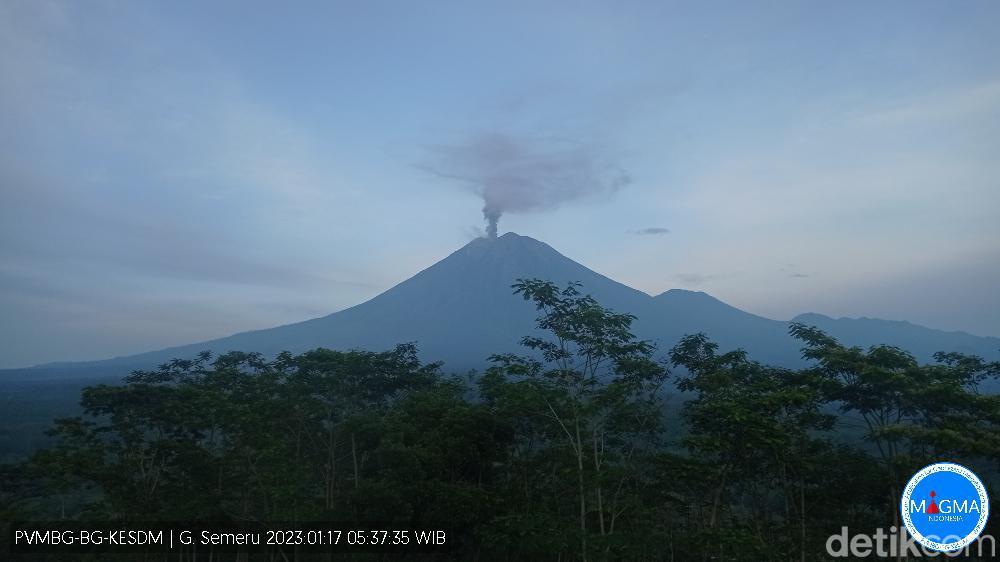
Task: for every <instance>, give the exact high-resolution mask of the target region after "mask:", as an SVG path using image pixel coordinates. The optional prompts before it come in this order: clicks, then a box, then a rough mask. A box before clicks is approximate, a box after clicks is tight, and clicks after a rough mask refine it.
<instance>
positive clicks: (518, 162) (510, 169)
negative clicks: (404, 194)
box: [420, 133, 630, 238]
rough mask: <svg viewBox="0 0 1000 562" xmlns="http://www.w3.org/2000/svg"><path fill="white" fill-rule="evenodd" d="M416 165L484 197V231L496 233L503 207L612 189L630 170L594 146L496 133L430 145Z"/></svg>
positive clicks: (533, 205) (545, 206) (523, 207)
mask: <svg viewBox="0 0 1000 562" xmlns="http://www.w3.org/2000/svg"><path fill="white" fill-rule="evenodd" d="M429 150H430V153H431V158H430V159H429V161H428V162H427V163H425V164H423V165H421V166H420V167H421V168H422V169H424V170H426V171H429V172H431V173H433V174H436V175H438V176H441V177H445V178H448V179H452V180H456V181H459V182H461V183H462V184H463V185H464V186H466V187H467V188H468V189H470V190H472V191H474V192H475V193H477V194H479V195H480V196H481V197H482V198H483V218H484V219H485V220H486V234H487V236H489V237H490V238H496V235H497V223H498V222H499V221H500V217H501V216H502V215H503V214H504V213H525V212H532V211H548V210H552V209H555V208H556V207H558V206H559V205H560V204H562V203H565V202H567V201H571V200H574V199H579V198H581V197H584V196H587V195H592V194H597V193H607V192H613V191H615V190H617V189H618V188H620V187H622V186H625V185H627V184H628V183H629V181H630V179H629V177H628V175H627V174H626V173H625V171H624V170H622V168H621V167H619V166H618V165H617V163H615V162H614V161H613V160H612V159H610V158H609V157H608V156H607V155H606V154H604V153H603V151H601V150H600V149H599V148H598V147H597V146H594V145H587V144H583V143H579V142H574V141H569V140H566V139H556V138H537V137H536V138H515V137H512V136H509V135H503V134H498V133H491V134H483V135H478V136H475V137H472V138H470V139H468V140H466V141H464V142H462V143H459V144H454V145H438V146H433V147H430V148H429Z"/></svg>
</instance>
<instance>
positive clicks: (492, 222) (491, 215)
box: [483, 205, 503, 238]
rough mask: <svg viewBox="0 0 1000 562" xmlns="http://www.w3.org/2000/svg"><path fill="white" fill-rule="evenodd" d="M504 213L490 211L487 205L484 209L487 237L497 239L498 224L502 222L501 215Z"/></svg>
mask: <svg viewBox="0 0 1000 562" xmlns="http://www.w3.org/2000/svg"><path fill="white" fill-rule="evenodd" d="M502 214H503V211H495V210H493V209H490V208H489V206H488V205H487V206H486V207H483V218H484V219H486V237H487V238H496V237H497V223H499V222H500V215H502Z"/></svg>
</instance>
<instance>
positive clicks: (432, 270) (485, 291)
mask: <svg viewBox="0 0 1000 562" xmlns="http://www.w3.org/2000/svg"><path fill="white" fill-rule="evenodd" d="M519 277H525V278H530V277H537V278H541V279H548V280H551V281H554V282H556V283H559V284H564V283H566V282H568V281H579V282H581V283H582V284H583V289H584V291H585V292H587V293H590V294H591V295H593V296H594V297H595V298H597V299H598V300H599V301H600V302H601V303H602V304H604V305H605V306H608V307H611V308H613V309H615V310H617V311H627V312H631V313H632V314H634V315H636V316H637V317H638V320H637V321H636V323H635V329H636V332H637V333H638V335H639V336H641V337H643V338H646V339H650V340H653V341H655V342H657V343H658V345H659V347H660V349H661V352H662V353H664V354H665V353H666V352H667V351H668V350H669V348H670V347H671V346H672V345H674V343H676V342H677V340H678V339H680V338H681V337H682V336H683V335H684V334H689V333H694V332H705V333H706V334H708V335H709V336H710V337H711V338H712V339H714V340H715V341H717V342H718V343H719V344H720V345H721V347H722V348H723V349H731V348H735V347H743V348H745V349H746V350H747V351H749V352H750V354H751V357H752V358H754V359H758V360H760V361H764V362H770V363H774V364H779V365H785V366H797V365H800V364H801V363H802V361H801V356H800V351H799V347H800V346H799V344H798V342H797V341H795V340H793V339H792V338H791V337H789V335H788V323H787V322H783V321H778V320H771V319H768V318H763V317H761V316H756V315H754V314H749V313H747V312H743V311H741V310H739V309H737V308H734V307H732V306H729V305H727V304H725V303H723V302H722V301H719V300H718V299H716V298H714V297H711V296H709V295H707V294H705V293H702V292H693V291H683V290H679V289H673V290H670V291H667V292H665V293H662V294H660V295H657V296H656V297H652V296H650V295H647V294H646V293H643V292H640V291H637V290H635V289H632V288H630V287H628V286H626V285H623V284H621V283H618V282H616V281H613V280H611V279H609V278H607V277H605V276H603V275H601V274H599V273H596V272H594V271H592V270H590V269H588V268H586V267H584V266H583V265H580V264H579V263H577V262H575V261H573V260H571V259H569V258H567V257H566V256H563V255H562V254H560V253H559V252H557V251H556V250H554V249H552V248H551V247H550V246H548V245H547V244H544V243H542V242H539V241H538V240H535V239H533V238H529V237H527V236H519V235H517V234H514V233H507V234H504V235H503V236H501V237H499V238H496V239H488V238H479V239H476V240H473V241H472V242H469V243H468V244H466V245H465V246H464V247H462V248H460V249H459V250H458V251H456V252H454V253H452V254H451V255H450V256H448V257H446V258H445V259H443V260H441V261H439V262H438V263H436V264H434V265H432V266H431V267H429V268H427V269H425V270H424V271H421V272H420V273H418V274H416V275H414V276H413V277H411V278H410V279H408V280H406V281H403V282H402V283H400V284H398V285H396V286H395V287H393V288H391V289H389V290H388V291H385V292H384V293H382V294H380V295H378V296H376V297H374V298H373V299H371V300H369V301H367V302H364V303H362V304H359V305H357V306H353V307H351V308H348V309H345V310H341V311H339V312H335V313H333V314H330V315H328V316H324V317H321V318H315V319H312V320H307V321H304V322H298V323H295V324H289V325H286V326H279V327H276V328H270V329H266V330H256V331H252V332H243V333H239V334H235V335H232V336H229V337H225V338H220V339H216V340H210V341H206V342H200V343H195V344H191V345H184V346H179V347H172V348H167V349H162V350H159V351H152V352H149V353H142V354H139V355H132V356H129V357H119V358H115V359H108V360H104V361H92V362H86V363H64V364H49V365H45V366H44V369H41V368H36V369H38V370H39V374H41V372H44V373H46V375H43V376H57V375H58V373H59V372H62V371H74V370H77V369H81V368H82V369H84V370H86V371H95V370H96V371H105V372H110V371H118V372H126V371H127V370H129V369H133V368H143V367H151V366H154V365H157V364H159V363H162V362H164V361H167V360H169V359H171V358H175V357H192V356H194V355H195V354H196V353H198V352H199V351H202V350H206V349H208V350H212V351H213V352H214V353H216V354H218V353H222V352H225V351H230V350H241V351H259V352H261V353H264V354H267V355H273V354H276V353H278V352H280V351H283V350H288V351H292V352H301V351H305V350H307V349H312V348H315V347H321V346H322V347H329V348H335V349H349V348H359V349H371V350H381V349H386V348H389V347H391V346H392V345H395V344H396V343H400V342H407V341H414V342H417V344H418V345H419V347H420V350H421V355H422V356H423V357H424V358H425V359H427V360H443V361H445V366H446V368H449V369H451V370H455V371H464V370H467V369H472V368H481V367H483V366H484V365H485V364H486V358H487V357H488V356H489V355H490V354H493V353H498V352H504V351H518V350H519V349H520V348H519V346H518V345H517V342H518V340H519V339H520V338H521V337H522V336H523V335H525V334H528V333H530V332H531V329H532V322H533V319H534V317H535V315H536V313H535V310H534V308H533V307H532V306H531V305H530V303H527V302H524V301H523V300H521V299H520V298H519V297H515V296H513V295H512V294H511V287H510V286H511V284H512V283H514V281H515V280H516V279H517V278H519ZM795 320H796V321H800V322H804V323H806V324H814V325H816V326H818V327H820V328H822V329H824V330H826V331H827V332H828V333H830V334H831V335H833V336H834V337H836V338H838V339H840V340H841V341H843V342H845V343H849V344H853V345H861V346H869V345H873V344H878V343H888V344H892V345H897V346H899V347H902V348H904V349H907V350H909V351H910V352H912V353H913V354H914V355H916V356H917V357H918V358H919V359H921V360H924V361H928V360H930V359H931V356H932V354H933V353H934V352H936V351H962V352H965V353H975V354H978V355H981V356H984V357H988V358H995V357H998V356H1000V339H998V338H984V337H977V336H973V335H970V334H966V333H962V332H944V331H940V330H932V329H929V328H923V327H920V326H915V325H912V324H909V323H906V322H891V321H885V320H872V319H866V318H862V319H857V320H850V319H839V320H834V319H831V318H828V317H826V316H822V315H819V314H804V315H802V316H799V317H797V318H796V319H795ZM21 371H22V372H23V371H24V370H21Z"/></svg>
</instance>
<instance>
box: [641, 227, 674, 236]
mask: <svg viewBox="0 0 1000 562" xmlns="http://www.w3.org/2000/svg"><path fill="white" fill-rule="evenodd" d="M635 233H636V234H638V235H640V236H656V235H659V234H670V229H669V228H663V227H660V226H653V227H649V228H640V229H639V230H636V231H635Z"/></svg>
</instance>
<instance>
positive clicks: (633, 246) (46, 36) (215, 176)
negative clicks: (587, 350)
mask: <svg viewBox="0 0 1000 562" xmlns="http://www.w3.org/2000/svg"><path fill="white" fill-rule="evenodd" d="M998 25H1000V2H995V1H990V0H985V1H981V2H974V1H957V2H940V1H933V2H915V1H909V0H908V1H904V2H860V1H858V2H721V3H711V2H692V3H689V4H672V3H665V2H659V1H657V2H647V3H644V2H603V3H585V2H540V1H538V0H532V1H528V2H523V3H522V2H512V1H504V2H494V3H484V2H454V3H449V2H437V1H435V2H399V1H395V2H384V3H383V2H373V1H368V0H366V1H358V2H317V3H315V4H308V3H299V2H294V3H282V2H270V3H266V4H263V3H262V4H257V5H255V4H254V3H250V2H245V1H240V2H174V1H171V2H159V3H149V2H117V1H114V2H112V1H108V2H102V1H81V2H77V1H74V2H65V3H64V2H52V1H42V0H0V367H14V366H23V365H28V364H34V363H39V362H45V361H53V360H71V359H95V358H104V357H109V356H113V355H122V354H130V353H134V352H139V351H145V350H149V349H155V348H160V347H165V346H167V345H173V344H182V343H190V342H193V341H198V340H201V339H207V338H211V337H217V336H223V335H228V334H230V333H233V332H236V331H241V330H247V329H253V328H264V327H270V326H274V325H278V324H282V323H288V322H293V321H297V320H302V319H306V318H310V317H315V316H319V315H324V314H327V313H330V312H333V311H335V310H338V309H341V308H344V307H347V306H350V305H353V304H356V303H358V302H360V301H363V300H365V299H368V298H370V297H372V296H374V295H375V294H377V293H379V292H381V291H383V290H384V289H386V288H388V287H390V286H391V285H393V284H395V283H397V282H399V281H402V280H404V279H406V278H407V277H409V276H411V275H412V274H414V273H415V272H417V271H419V270H420V269H422V268H424V267H426V266H428V265H430V264H432V263H433V262H435V261H437V260H438V259H440V258H442V257H444V256H446V255H447V254H448V253H450V252H451V251H453V250H455V249H456V248H458V247H460V246H461V245H463V244H465V243H466V242H467V241H468V240H470V239H471V238H472V237H473V236H476V235H477V233H479V232H481V231H482V227H483V223H482V216H481V209H482V207H483V200H482V199H481V198H480V197H479V196H478V195H477V194H476V193H475V185H473V186H472V187H473V188H472V189H469V186H468V185H467V184H464V183H463V182H462V181H460V180H456V179H454V178H448V177H444V175H443V174H441V173H429V172H440V169H439V168H435V166H437V165H439V164H440V161H439V160H440V158H441V155H442V154H444V155H445V156H447V157H449V158H453V157H455V155H456V154H459V152H457V151H461V150H465V149H466V148H468V147H470V146H479V145H475V143H476V142H478V140H477V139H504V140H505V142H507V143H509V144H511V145H513V146H515V147H523V146H529V147H535V148H528V149H525V150H528V152H529V154H528V156H529V157H530V158H528V160H529V165H526V166H522V167H521V169H522V170H534V169H540V168H541V169H545V170H546V173H550V174H555V175H554V176H553V177H557V176H558V173H559V172H558V171H556V172H553V171H552V170H551V169H550V168H551V166H550V164H552V161H553V160H552V159H548V160H547V159H546V158H548V156H547V154H548V153H547V152H546V150H550V148H551V147H549V148H545V147H542V148H537V146H538V145H539V144H543V145H544V144H545V143H550V144H551V143H556V144H559V143H562V144H564V145H566V146H571V147H576V148H573V149H572V150H571V152H570V153H562V154H563V155H562V156H559V157H557V158H556V159H555V160H556V162H557V163H566V162H576V161H583V162H585V163H587V165H591V164H594V163H595V162H603V163H604V164H601V165H600V166H603V167H600V170H604V171H606V170H614V173H615V177H616V178H617V179H615V180H614V181H609V182H608V183H607V184H606V185H605V184H599V183H594V184H593V185H592V186H591V187H593V189H588V190H587V193H586V194H585V196H583V197H579V198H575V197H562V198H557V200H554V201H549V203H551V204H543V205H536V206H534V207H531V206H529V208H526V209H525V211H526V212H524V213H522V214H509V213H508V214H506V215H505V216H503V217H502V218H501V220H500V224H499V227H500V231H501V232H505V231H509V230H512V231H515V232H518V233H520V234H525V235H529V236H533V237H536V238H539V239H541V240H543V241H545V242H547V243H549V244H550V245H552V246H553V247H555V248H556V249H558V250H560V251H561V252H563V253H564V254H566V255H567V256H569V257H571V258H573V259H575V260H577V261H580V262H581V263H583V264H585V265H587V266H589V267H591V268H592V269H595V270H597V271H598V272H601V273H604V274H606V275H608V276H610V277H612V278H614V279H617V280H619V281H622V282H624V283H627V284H629V285H631V286H633V287H636V288H638V289H641V290H644V291H647V292H649V293H651V294H657V293H659V292H661V291H664V290H666V289H669V288H673V287H681V288H689V289H697V290H704V291H706V292H708V293H711V294H713V295H715V296H717V297H719V298H721V299H723V300H725V301H727V302H729V303H731V304H733V305H735V306H738V307H740V308H743V309H745V310H748V311H751V312H755V313H758V314H762V315H765V316H769V317H773V318H779V319H788V318H790V317H792V316H794V315H795V314H798V313H801V312H806V311H816V312H821V313H824V314H829V315H832V316H874V317H882V318H890V319H904V320H910V321H913V322H916V323H920V324H924V325H929V326H932V327H938V328H945V329H961V330H966V331H970V332H972V333H976V334H980V335H994V336H1000V291H998V287H1000V41H998V40H997V33H996V30H997V26H998ZM442 151H444V152H442ZM449 151H450V152H449ZM531 151H535V152H531ZM461 154H463V155H467V152H462V153H461ZM476 154H477V155H478V154H479V153H476ZM567 154H568V156H567ZM535 156H537V158H534V157H535ZM532 158H534V159H532ZM560 158H561V159H560ZM435 159H438V160H435ZM453 160H454V158H453ZM449 162H450V163H454V162H453V161H449ZM460 163H464V161H463V162H460ZM594 165H595V166H597V165H596V164H594ZM595 169H596V168H595ZM445 175H446V174H445ZM565 177H568V176H565V174H564V175H563V176H558V178H559V179H564V178H565ZM466 179H468V178H466ZM619 179H621V180H622V181H618V180H619ZM626 180H627V181H626Z"/></svg>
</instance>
